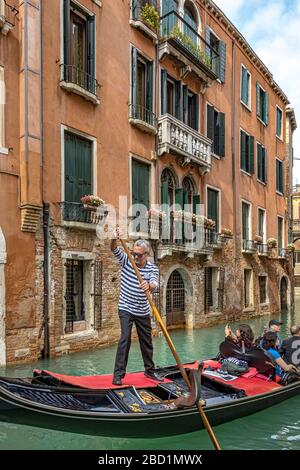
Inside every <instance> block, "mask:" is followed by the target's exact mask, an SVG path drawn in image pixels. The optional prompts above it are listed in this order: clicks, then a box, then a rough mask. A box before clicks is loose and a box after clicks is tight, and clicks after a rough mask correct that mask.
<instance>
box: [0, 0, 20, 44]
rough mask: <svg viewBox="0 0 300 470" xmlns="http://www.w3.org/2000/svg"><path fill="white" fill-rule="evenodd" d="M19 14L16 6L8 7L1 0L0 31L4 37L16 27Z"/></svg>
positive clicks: (3, 0)
mask: <svg viewBox="0 0 300 470" xmlns="http://www.w3.org/2000/svg"><path fill="white" fill-rule="evenodd" d="M18 13H19V12H18V10H17V9H16V7H15V6H12V5H8V3H6V1H5V0H0V30H1V33H2V34H4V36H6V35H7V33H8V32H9V31H10V30H11V29H12V28H13V27H14V26H15V22H16V15H17V14H18Z"/></svg>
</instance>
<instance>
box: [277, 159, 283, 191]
mask: <svg viewBox="0 0 300 470" xmlns="http://www.w3.org/2000/svg"><path fill="white" fill-rule="evenodd" d="M283 179H284V172H283V162H282V161H281V160H278V159H277V158H276V191H278V192H279V193H281V194H283V191H284V182H283Z"/></svg>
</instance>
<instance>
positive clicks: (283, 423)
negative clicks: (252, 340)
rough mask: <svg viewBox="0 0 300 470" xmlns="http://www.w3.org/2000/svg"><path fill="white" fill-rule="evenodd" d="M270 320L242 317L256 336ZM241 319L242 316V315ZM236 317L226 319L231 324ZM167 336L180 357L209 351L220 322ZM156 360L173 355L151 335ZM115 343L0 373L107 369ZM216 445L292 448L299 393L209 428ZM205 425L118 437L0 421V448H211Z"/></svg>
mask: <svg viewBox="0 0 300 470" xmlns="http://www.w3.org/2000/svg"><path fill="white" fill-rule="evenodd" d="M280 318H281V320H282V321H283V323H284V324H283V326H282V333H281V334H282V336H283V337H286V336H288V335H289V328H290V326H291V325H292V324H295V323H298V324H299V323H300V298H298V299H297V304H296V309H295V312H292V313H282V314H281V316H280ZM269 320H270V317H269V316H264V317H260V318H255V319H252V320H251V321H248V323H249V324H250V325H251V327H252V328H253V330H254V332H255V334H256V336H259V335H260V334H261V333H262V331H263V329H264V327H265V326H266V325H267V324H268V322H269ZM243 322H245V320H243ZM237 326H238V322H236V323H234V322H232V323H231V327H232V329H236V327H237ZM171 337H172V340H173V342H174V344H175V347H176V350H177V352H178V354H179V356H180V359H181V360H182V361H183V362H186V361H191V360H194V359H205V358H208V357H214V356H215V355H216V353H217V351H218V345H219V344H220V342H221V341H222V339H223V338H224V325H218V326H214V327H211V328H204V329H200V330H186V331H172V332H171ZM154 348H155V362H156V365H166V364H171V363H172V364H173V363H174V359H173V356H172V354H171V352H170V350H169V347H168V345H167V343H166V341H165V339H164V337H162V336H158V337H156V338H154ZM115 352H116V346H112V347H110V348H105V349H100V350H96V351H90V352H85V353H78V354H74V355H70V356H63V357H61V358H58V359H51V360H47V361H39V362H38V363H36V364H33V365H32V364H31V365H24V366H16V367H10V368H6V369H3V368H2V369H1V368H0V374H1V375H5V374H6V375H8V376H22V377H25V376H31V375H32V369H33V368H43V369H50V370H53V371H56V372H61V373H65V374H74V375H93V374H103V373H111V371H112V369H113V365H114V358H115ZM142 368H143V364H142V359H141V353H140V350H139V346H138V343H133V345H132V348H131V350H130V357H129V370H131V371H133V370H141V369H142ZM199 419H200V417H199ZM215 433H216V436H217V438H218V440H219V442H220V444H221V447H222V449H298V448H299V441H300V397H296V398H293V399H290V400H287V401H286V402H283V403H282V404H279V405H276V406H274V407H272V409H267V410H265V411H262V412H260V413H256V414H254V415H252V416H248V417H246V418H243V419H238V420H235V421H232V422H230V423H227V424H224V425H222V426H217V427H216V428H215ZM211 448H212V447H211V442H210V440H209V438H208V436H207V434H206V432H205V431H199V432H195V433H191V434H185V435H178V436H173V437H171V438H168V437H166V438H159V439H151V440H150V439H148V440H145V439H122V438H107V437H99V436H97V437H95V436H86V435H84V436H82V435H79V434H71V433H63V432H59V431H53V430H44V429H39V428H33V427H30V426H20V425H15V424H10V423H5V422H1V414H0V449H10V450H11V449H71V450H72V449H90V450H91V449H95V450H113V449H130V450H132V449H149V450H158V449H162V450H163V449H174V450H176V449H177V450H185V449H203V450H205V449H211Z"/></svg>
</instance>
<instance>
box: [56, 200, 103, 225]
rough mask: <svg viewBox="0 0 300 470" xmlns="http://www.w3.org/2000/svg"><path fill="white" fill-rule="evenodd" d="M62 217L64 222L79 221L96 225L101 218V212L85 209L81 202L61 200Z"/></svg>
mask: <svg viewBox="0 0 300 470" xmlns="http://www.w3.org/2000/svg"><path fill="white" fill-rule="evenodd" d="M60 206H61V210H62V218H63V220H64V221H65V222H81V223H84V224H92V225H97V224H98V223H99V222H100V221H101V220H102V219H103V214H101V213H98V212H97V208H96V207H95V210H92V209H91V210H87V209H85V208H84V207H83V204H81V203H78V202H61V203H60Z"/></svg>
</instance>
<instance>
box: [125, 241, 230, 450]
mask: <svg viewBox="0 0 300 470" xmlns="http://www.w3.org/2000/svg"><path fill="white" fill-rule="evenodd" d="M120 242H121V244H122V246H123V248H124V251H125V252H126V254H127V256H128V259H129V261H130V263H131V265H132V267H133V269H134V271H135V274H136V275H137V278H138V280H139V282H140V284H142V282H143V278H142V276H141V273H140V271H139V270H138V267H137V265H136V264H135V261H134V259H133V257H132V255H131V253H130V251H129V248H128V246H127V244H126V242H125V241H124V240H120ZM145 294H146V297H147V299H148V302H149V304H150V306H151V308H152V311H153V314H154V316H155V318H156V320H157V322H158V323H159V325H160V327H161V330H162V332H163V334H164V336H165V338H166V341H167V343H168V345H169V347H170V349H171V352H172V354H173V356H174V359H175V361H176V363H177V365H178V367H179V370H180V372H181V375H182V377H183V379H184V381H185V383H186V384H187V386H188V387H189V389H191V384H190V381H189V378H188V376H187V373H186V371H185V369H184V367H183V365H182V362H181V360H180V358H179V356H178V354H177V351H176V349H175V346H174V344H173V341H172V339H171V337H170V335H169V333H168V331H167V328H166V327H165V324H164V322H163V321H162V318H161V315H160V313H159V311H158V310H157V308H156V306H155V304H154V302H153V300H152V297H151V295H150V292H149V291H146V292H145ZM197 408H198V410H199V414H200V416H201V419H202V422H203V424H204V427H205V429H206V430H207V432H208V434H209V437H210V439H211V441H212V443H213V445H214V447H215V449H216V450H221V448H220V445H219V443H218V441H217V438H216V436H215V434H214V432H213V430H212V427H211V425H210V424H209V421H208V419H207V416H206V414H205V413H204V410H203V408H202V406H201V404H200V403H198V404H197Z"/></svg>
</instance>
